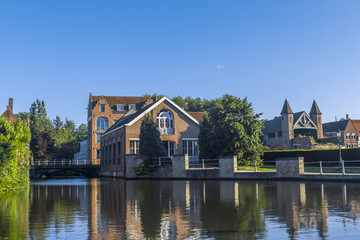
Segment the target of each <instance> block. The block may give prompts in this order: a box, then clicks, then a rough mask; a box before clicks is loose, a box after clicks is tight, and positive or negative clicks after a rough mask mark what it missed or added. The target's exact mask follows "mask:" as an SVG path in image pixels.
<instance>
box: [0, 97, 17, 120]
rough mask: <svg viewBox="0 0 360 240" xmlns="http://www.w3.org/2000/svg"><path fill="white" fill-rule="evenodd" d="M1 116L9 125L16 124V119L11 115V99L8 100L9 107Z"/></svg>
mask: <svg viewBox="0 0 360 240" xmlns="http://www.w3.org/2000/svg"><path fill="white" fill-rule="evenodd" d="M1 116H2V117H4V118H5V119H7V120H8V121H10V122H11V123H14V122H16V120H17V118H16V117H15V115H14V113H13V99H12V98H9V105H8V106H6V110H5V112H4V113H3V114H2V115H1Z"/></svg>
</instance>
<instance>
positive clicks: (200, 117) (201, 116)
mask: <svg viewBox="0 0 360 240" xmlns="http://www.w3.org/2000/svg"><path fill="white" fill-rule="evenodd" d="M188 113H189V114H190V115H191V116H192V117H193V118H195V119H196V120H197V121H198V122H202V121H203V119H204V115H205V112H188Z"/></svg>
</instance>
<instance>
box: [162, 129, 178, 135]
mask: <svg viewBox="0 0 360 240" xmlns="http://www.w3.org/2000/svg"><path fill="white" fill-rule="evenodd" d="M159 132H160V135H170V134H174V129H173V128H160V129H159Z"/></svg>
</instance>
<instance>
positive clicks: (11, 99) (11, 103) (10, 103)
mask: <svg viewBox="0 0 360 240" xmlns="http://www.w3.org/2000/svg"><path fill="white" fill-rule="evenodd" d="M9 109H10V111H11V112H13V98H9Z"/></svg>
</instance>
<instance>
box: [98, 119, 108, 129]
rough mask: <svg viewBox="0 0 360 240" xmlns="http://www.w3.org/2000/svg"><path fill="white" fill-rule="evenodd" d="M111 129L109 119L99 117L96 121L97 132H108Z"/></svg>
mask: <svg viewBox="0 0 360 240" xmlns="http://www.w3.org/2000/svg"><path fill="white" fill-rule="evenodd" d="M108 128H109V119H108V118H107V117H99V118H98V119H97V121H96V130H107V129H108Z"/></svg>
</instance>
